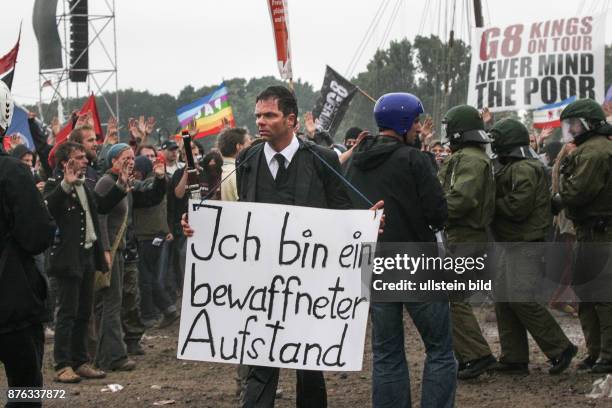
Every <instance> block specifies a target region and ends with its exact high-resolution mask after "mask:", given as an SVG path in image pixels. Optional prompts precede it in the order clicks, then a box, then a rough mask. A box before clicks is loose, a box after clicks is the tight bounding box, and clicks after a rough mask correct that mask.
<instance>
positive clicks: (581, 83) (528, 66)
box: [467, 14, 606, 112]
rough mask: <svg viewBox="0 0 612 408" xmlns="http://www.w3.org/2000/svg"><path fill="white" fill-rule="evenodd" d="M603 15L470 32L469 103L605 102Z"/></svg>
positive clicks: (497, 106)
mask: <svg viewBox="0 0 612 408" xmlns="http://www.w3.org/2000/svg"><path fill="white" fill-rule="evenodd" d="M605 19H606V17H605V14H604V15H601V16H584V17H571V18H560V19H548V20H542V21H537V22H534V23H528V24H523V23H519V24H514V25H510V26H505V27H485V28H474V29H473V34H472V41H473V42H472V63H471V68H470V82H469V87H468V102H467V103H468V105H471V106H474V107H476V108H478V109H482V108H484V107H488V108H489V109H490V110H491V111H493V112H495V111H506V110H519V109H537V108H540V107H542V106H544V105H550V104H555V103H558V102H561V101H563V100H565V99H567V98H570V97H572V96H576V97H577V98H579V99H581V98H591V99H595V100H597V101H603V100H604V87H605V83H604V50H605V42H604V40H605V21H606V20H605Z"/></svg>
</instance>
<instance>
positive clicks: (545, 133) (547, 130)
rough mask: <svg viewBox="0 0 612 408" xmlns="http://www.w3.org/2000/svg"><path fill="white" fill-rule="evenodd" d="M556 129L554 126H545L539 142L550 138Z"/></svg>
mask: <svg viewBox="0 0 612 408" xmlns="http://www.w3.org/2000/svg"><path fill="white" fill-rule="evenodd" d="M554 130H555V129H553V128H552V127H545V128H544V129H542V131H541V132H540V136H539V142H542V141H544V140H546V139H547V138H549V137H550V136H551V135H552V134H553V132H554Z"/></svg>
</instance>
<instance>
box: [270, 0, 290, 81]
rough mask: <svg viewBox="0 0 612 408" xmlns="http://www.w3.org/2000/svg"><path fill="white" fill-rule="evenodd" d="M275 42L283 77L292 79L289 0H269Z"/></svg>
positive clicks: (277, 58) (279, 67) (279, 68)
mask: <svg viewBox="0 0 612 408" xmlns="http://www.w3.org/2000/svg"><path fill="white" fill-rule="evenodd" d="M268 8H269V9H270V18H271V20H272V28H273V29H274V42H275V43H276V60H277V61H278V70H279V71H280V76H281V78H283V79H292V78H293V73H292V72H291V47H290V45H289V8H288V7H287V0H268Z"/></svg>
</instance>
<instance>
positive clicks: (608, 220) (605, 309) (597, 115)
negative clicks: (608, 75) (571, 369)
mask: <svg viewBox="0 0 612 408" xmlns="http://www.w3.org/2000/svg"><path fill="white" fill-rule="evenodd" d="M561 125H562V130H563V137H564V139H565V140H566V141H571V142H572V143H573V144H575V145H576V148H575V150H574V151H573V152H572V153H571V154H569V155H568V156H567V157H566V158H565V159H564V161H563V162H562V165H561V180H560V192H559V195H557V196H555V197H554V200H553V202H554V203H555V204H558V205H559V206H561V207H565V209H566V214H567V216H568V218H570V219H571V220H572V221H573V222H574V226H575V228H576V239H577V241H578V248H577V254H576V269H575V271H574V279H573V283H574V289H575V291H576V293H577V295H578V297H579V298H580V305H579V311H578V316H579V318H580V323H581V325H582V330H583V332H584V336H585V340H586V345H587V351H588V356H587V357H586V358H585V359H584V361H583V362H582V363H581V364H580V365H579V367H578V368H582V369H589V368H590V369H591V371H592V372H594V373H611V372H612V302H610V301H609V299H607V298H609V297H610V291H609V290H607V289H606V288H609V286H610V282H611V280H612V277H610V276H608V275H609V274H610V269H611V268H610V264H611V261H612V260H611V259H610V258H611V257H610V245H609V243H610V242H612V141H610V140H609V139H608V137H607V136H609V135H612V126H610V125H609V124H608V123H607V122H606V117H605V114H604V111H603V109H602V108H601V106H600V105H599V104H598V103H597V102H595V101H593V100H591V99H581V100H578V101H576V102H573V103H571V104H570V105H568V106H567V107H566V108H565V109H564V110H563V112H562V114H561ZM600 272H601V273H603V275H602V276H599V278H600V279H599V282H601V284H600V283H595V284H593V282H597V280H596V278H597V275H598V274H599V273H600ZM606 273H607V274H608V275H606ZM602 277H603V280H602V279H601V278H602ZM589 281H590V282H591V285H589ZM602 287H603V288H604V290H603V291H602V290H600V291H599V292H597V293H599V295H598V294H597V293H596V292H595V291H594V290H593V289H601V288H602ZM606 292H607V293H606Z"/></svg>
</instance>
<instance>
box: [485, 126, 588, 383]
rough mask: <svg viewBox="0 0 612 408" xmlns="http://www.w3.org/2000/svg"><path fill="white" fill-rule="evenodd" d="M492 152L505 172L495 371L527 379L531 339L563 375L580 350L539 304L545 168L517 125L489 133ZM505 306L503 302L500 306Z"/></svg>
mask: <svg viewBox="0 0 612 408" xmlns="http://www.w3.org/2000/svg"><path fill="white" fill-rule="evenodd" d="M490 135H491V137H492V138H493V142H492V144H491V148H492V149H493V152H494V153H496V154H497V157H498V160H499V162H500V165H501V166H502V167H501V168H500V169H499V170H498V171H497V172H496V173H495V185H496V195H495V217H494V219H493V223H492V225H491V229H492V231H493V234H494V236H495V239H496V241H499V242H502V244H500V245H499V250H500V252H501V255H500V261H499V264H498V265H497V269H496V279H495V289H496V290H495V295H496V300H497V302H496V303H495V313H496V315H497V329H498V332H499V340H500V344H501V356H500V359H499V364H497V365H496V366H495V369H496V371H501V372H504V373H517V374H520V373H527V372H528V363H529V344H528V342H527V332H529V333H530V334H531V336H532V337H533V339H534V340H535V341H536V343H537V344H538V346H539V347H540V348H541V349H542V351H543V352H544V354H546V356H547V357H548V358H549V360H550V361H551V363H552V365H553V366H552V367H551V368H550V369H549V373H550V374H559V373H561V372H562V371H564V370H565V369H566V368H567V367H569V365H570V363H571V361H572V358H573V357H574V356H575V355H576V352H577V350H578V349H577V348H576V346H574V345H573V344H572V343H571V342H570V341H569V339H568V338H567V336H566V335H565V334H564V333H563V331H562V330H561V328H560V327H559V324H558V323H557V322H556V321H555V319H554V318H553V317H552V315H551V314H550V312H549V311H548V310H547V309H546V308H545V307H544V306H542V305H541V304H539V303H537V302H536V300H537V295H538V294H537V293H536V292H535V291H536V290H537V289H536V288H538V287H539V279H540V274H541V264H542V263H541V260H542V256H543V254H544V248H543V246H542V244H538V243H540V242H543V241H544V237H545V235H546V232H547V230H548V228H549V226H550V225H549V224H550V216H549V214H550V199H549V193H548V185H547V184H548V183H547V181H546V173H545V169H544V166H543V165H542V163H541V162H540V161H539V160H538V155H537V153H536V152H535V151H533V149H532V148H531V147H530V146H529V132H528V131H527V128H526V127H525V126H524V125H523V124H522V123H521V122H519V121H518V120H516V119H511V118H507V119H503V120H501V121H499V122H497V123H496V124H495V125H494V126H493V127H492V128H491V131H490ZM499 300H501V301H499Z"/></svg>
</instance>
